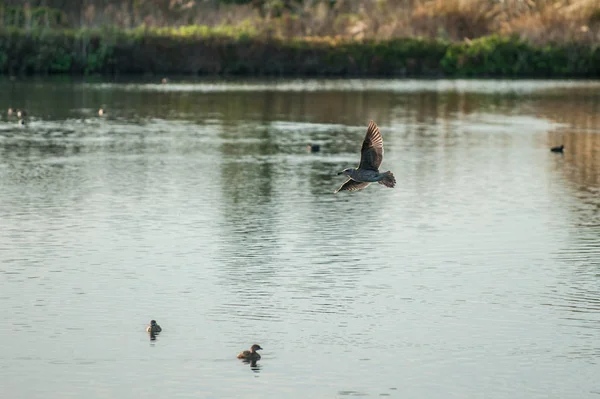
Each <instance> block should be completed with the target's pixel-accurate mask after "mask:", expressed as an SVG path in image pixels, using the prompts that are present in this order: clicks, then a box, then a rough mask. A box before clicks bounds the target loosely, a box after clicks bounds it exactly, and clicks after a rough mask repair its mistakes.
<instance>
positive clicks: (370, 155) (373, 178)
mask: <svg viewBox="0 0 600 399" xmlns="http://www.w3.org/2000/svg"><path fill="white" fill-rule="evenodd" d="M381 161H383V138H382V137H381V132H379V128H378V127H377V125H376V124H375V122H373V121H370V122H369V127H368V128H367V134H366V135H365V139H364V141H363V144H362V147H361V149H360V164H359V165H358V168H348V169H344V170H343V171H341V172H340V173H338V175H346V176H348V177H349V178H348V180H346V181H345V182H344V184H342V185H341V186H340V188H338V189H337V190H335V191H334V193H337V192H338V191H357V190H362V189H363V188H365V187H367V186H368V185H369V184H371V183H373V182H378V183H379V184H383V185H384V186H386V187H394V186H395V185H396V179H395V178H394V174H393V173H392V172H390V171H387V172H384V173H379V166H380V165H381Z"/></svg>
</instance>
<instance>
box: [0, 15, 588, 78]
mask: <svg viewBox="0 0 600 399" xmlns="http://www.w3.org/2000/svg"><path fill="white" fill-rule="evenodd" d="M117 72H118V73H183V74H236V75H296V76H303V75H320V76H449V77H456V76H467V77H478V76H479V77H481V76H503V77H526V76H541V77H569V76H572V77H600V48H599V47H598V46H597V45H596V46H594V45H587V44H571V45H564V44H561V45H559V44H547V45H544V46H535V45H533V44H531V43H529V42H526V41H523V40H521V39H519V38H518V37H502V36H495V35H494V36H488V37H483V38H480V39H477V40H473V41H465V42H461V43H450V42H445V41H441V40H427V39H411V38H407V39H393V40H388V41H374V40H364V41H350V40H343V39H339V38H294V39H289V40H284V39H273V38H269V37H263V36H259V35H258V33H257V32H255V31H254V30H253V29H252V28H251V27H250V26H248V27H247V28H243V29H233V28H231V27H217V28H209V27H206V26H186V27H180V28H147V27H141V28H136V29H132V30H122V29H114V28H104V29H81V30H62V29H61V30H53V29H46V28H39V29H30V30H27V31H26V30H24V29H21V28H14V27H13V28H4V29H1V28H0V73H10V74H19V73H27V74H35V73H74V74H97V73H99V74H108V73H117Z"/></svg>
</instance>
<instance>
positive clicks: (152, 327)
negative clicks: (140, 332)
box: [146, 320, 162, 334]
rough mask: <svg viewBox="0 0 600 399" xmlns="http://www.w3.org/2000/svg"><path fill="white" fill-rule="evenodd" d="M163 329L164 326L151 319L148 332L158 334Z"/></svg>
mask: <svg viewBox="0 0 600 399" xmlns="http://www.w3.org/2000/svg"><path fill="white" fill-rule="evenodd" d="M161 331H162V328H160V326H159V325H158V324H157V323H156V320H150V325H149V326H148V327H146V332H149V333H151V334H158V333H159V332H161Z"/></svg>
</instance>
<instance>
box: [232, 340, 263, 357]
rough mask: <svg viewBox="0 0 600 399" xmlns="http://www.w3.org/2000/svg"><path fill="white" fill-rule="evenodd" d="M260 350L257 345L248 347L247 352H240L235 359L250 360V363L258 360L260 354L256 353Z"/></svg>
mask: <svg viewBox="0 0 600 399" xmlns="http://www.w3.org/2000/svg"><path fill="white" fill-rule="evenodd" d="M261 349H262V348H261V347H260V345H259V344H254V345H252V346H251V347H250V350H249V351H243V352H240V353H239V354H238V355H237V358H238V359H244V360H251V361H256V360H260V354H259V353H258V352H257V351H259V350H261Z"/></svg>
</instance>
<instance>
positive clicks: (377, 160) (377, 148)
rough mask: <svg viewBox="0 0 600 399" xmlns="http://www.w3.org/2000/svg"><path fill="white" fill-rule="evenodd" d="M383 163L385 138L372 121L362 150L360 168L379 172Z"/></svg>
mask: <svg viewBox="0 0 600 399" xmlns="http://www.w3.org/2000/svg"><path fill="white" fill-rule="evenodd" d="M381 161H383V138H382V137H381V132H379V128H378V127H377V125H376V124H375V122H373V121H370V122H369V127H368V128H367V134H366V135H365V139H364V141H363V144H362V148H361V149H360V165H358V168H359V169H370V170H375V171H379V165H381Z"/></svg>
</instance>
